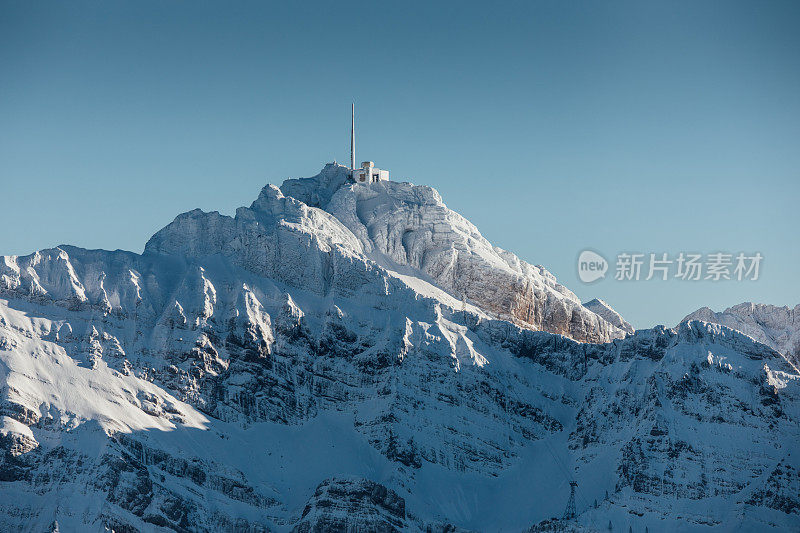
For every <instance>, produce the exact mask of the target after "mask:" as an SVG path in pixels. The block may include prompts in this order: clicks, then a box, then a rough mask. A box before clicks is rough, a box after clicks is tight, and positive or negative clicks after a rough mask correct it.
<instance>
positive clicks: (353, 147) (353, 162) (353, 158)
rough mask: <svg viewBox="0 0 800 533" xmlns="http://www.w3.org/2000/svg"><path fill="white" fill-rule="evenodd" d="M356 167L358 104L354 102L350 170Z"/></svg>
mask: <svg viewBox="0 0 800 533" xmlns="http://www.w3.org/2000/svg"><path fill="white" fill-rule="evenodd" d="M355 169H356V104H355V102H353V122H352V125H351V126H350V170H355Z"/></svg>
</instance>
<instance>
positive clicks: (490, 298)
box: [281, 165, 624, 342]
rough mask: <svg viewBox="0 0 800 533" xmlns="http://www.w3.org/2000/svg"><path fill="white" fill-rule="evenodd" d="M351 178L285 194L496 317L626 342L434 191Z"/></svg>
mask: <svg viewBox="0 0 800 533" xmlns="http://www.w3.org/2000/svg"><path fill="white" fill-rule="evenodd" d="M346 176H347V168H346V167H342V166H335V165H327V166H326V167H325V168H324V169H323V171H322V173H320V174H319V175H318V176H316V177H315V178H305V179H300V180H287V181H286V182H284V184H283V185H282V186H281V190H282V191H283V192H284V194H287V195H291V196H295V197H296V198H298V199H300V200H301V201H303V202H306V203H308V204H309V205H312V206H315V207H319V208H320V209H324V210H325V211H327V212H329V213H331V214H333V215H334V216H335V217H336V218H337V219H338V220H339V221H341V222H342V223H343V224H344V225H345V226H346V227H347V228H349V229H350V231H351V232H352V234H353V235H354V236H355V237H356V238H357V239H358V240H359V242H360V243H361V245H362V247H363V250H364V252H365V254H366V255H367V256H368V257H369V258H370V259H372V260H374V261H375V262H376V263H378V264H379V265H381V266H383V267H384V268H386V269H387V270H390V271H400V272H401V273H408V272H410V273H411V274H412V275H413V276H415V277H419V278H422V279H424V280H428V281H430V282H432V283H433V284H434V285H436V286H438V287H439V288H441V289H443V290H445V291H446V292H448V293H449V294H451V295H453V296H454V297H456V298H457V299H466V301H468V302H470V303H473V304H475V305H476V306H477V307H479V308H481V309H483V310H484V311H486V312H488V313H490V314H492V315H494V316H497V317H500V318H503V319H508V320H512V321H514V322H517V323H519V324H521V325H524V326H526V327H532V328H534V329H541V330H545V331H550V332H553V333H561V334H564V335H567V336H569V337H572V338H574V339H577V340H581V341H594V342H596V341H607V340H610V339H613V338H618V337H622V336H624V331H622V330H620V329H618V328H617V327H615V326H613V325H611V324H609V323H608V322H607V321H605V320H603V319H602V318H598V316H597V315H595V314H593V313H589V312H587V311H586V309H585V308H584V307H583V306H581V304H580V301H579V300H578V298H577V297H576V296H575V294H573V293H572V292H571V291H570V290H569V289H567V288H566V287H564V286H563V285H561V284H559V283H558V282H557V281H556V278H555V276H553V275H552V274H551V273H550V272H548V271H547V270H545V268H544V267H542V266H533V265H530V264H528V263H526V262H524V261H522V260H520V259H519V258H518V257H517V256H515V255H514V254H512V253H511V252H508V251H505V250H502V249H501V248H498V247H496V246H493V245H492V244H491V243H490V242H489V241H487V240H486V239H485V238H484V237H483V236H482V235H481V234H480V232H479V231H478V229H477V228H476V227H475V226H474V225H473V224H471V223H470V222H469V221H468V220H466V219H465V218H464V217H462V216H461V215H459V214H458V213H456V212H454V211H451V210H450V209H448V208H447V206H446V205H445V204H444V202H443V201H442V198H441V196H439V193H438V192H437V191H436V190H435V189H432V188H431V187H427V186H418V185H413V184H411V183H397V182H392V181H387V182H379V183H370V184H356V183H347V181H346ZM337 187H338V189H337Z"/></svg>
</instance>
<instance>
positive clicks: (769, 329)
mask: <svg viewBox="0 0 800 533" xmlns="http://www.w3.org/2000/svg"><path fill="white" fill-rule="evenodd" d="M688 320H704V321H706V322H713V323H714V324H722V325H723V326H728V327H729V328H733V329H737V330H739V331H741V332H743V333H746V334H747V335H750V336H751V337H753V338H754V339H755V340H757V341H758V342H763V343H764V344H766V345H767V346H770V347H772V348H773V349H775V350H777V351H779V352H780V353H782V354H783V355H784V356H786V358H787V359H789V360H790V361H791V362H792V364H794V366H795V367H799V368H800V305H797V306H796V307H795V308H794V309H791V308H789V307H786V306H784V307H778V306H775V305H766V304H755V303H752V302H745V303H742V304H739V305H734V306H733V307H729V308H728V309H725V310H724V311H722V312H721V313H715V312H714V311H712V310H711V309H709V308H708V307H703V308H702V309H698V310H697V311H695V312H694V313H691V314H689V315H688V316H686V318H684V319H683V321H684V322H685V321H688Z"/></svg>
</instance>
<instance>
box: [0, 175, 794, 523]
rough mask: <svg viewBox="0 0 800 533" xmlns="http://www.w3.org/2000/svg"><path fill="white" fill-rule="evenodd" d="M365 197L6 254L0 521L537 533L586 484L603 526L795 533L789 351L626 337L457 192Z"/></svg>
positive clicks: (331, 194) (301, 187) (692, 331)
mask: <svg viewBox="0 0 800 533" xmlns="http://www.w3.org/2000/svg"><path fill="white" fill-rule="evenodd" d="M345 178H346V176H344V178H343V170H342V167H338V166H333V165H330V166H327V167H326V168H325V169H324V170H323V173H322V174H321V175H320V176H317V177H315V178H310V179H305V180H288V181H287V182H286V183H284V186H283V187H282V189H278V188H276V187H273V186H267V187H265V188H264V190H263V191H262V193H261V195H260V196H259V198H258V199H257V200H256V201H255V202H253V204H252V205H251V206H250V207H249V208H240V209H239V210H238V211H237V213H236V216H235V217H225V216H223V215H220V214H218V213H203V212H201V211H193V212H190V213H186V214H184V215H180V216H179V217H177V218H176V219H175V221H174V222H173V223H171V224H170V225H168V226H167V227H166V228H164V229H162V230H161V231H159V232H158V233H157V234H156V235H154V236H153V238H152V239H151V240H150V241H149V242H148V244H147V247H146V250H145V253H144V254H142V255H138V254H132V253H128V252H122V251H116V252H107V251H101V250H82V249H80V248H75V247H70V246H60V247H58V248H55V249H52V250H43V251H40V252H37V253H34V254H31V255H29V256H22V257H16V256H8V257H4V258H2V259H1V260H0V493H2V495H3V497H2V498H0V530H4V531H5V530H35V531H40V530H49V529H53V527H54V526H53V525H54V524H56V525H57V527H58V528H60V529H61V530H64V531H86V530H89V531H93V530H98V531H100V530H104V529H106V530H118V531H120V530H121V531H164V530H173V531H291V530H293V529H295V530H297V531H316V530H324V529H326V528H327V529H344V528H349V529H351V530H375V531H379V530H385V531H392V530H411V531H429V530H430V531H458V530H459V528H463V529H465V530H477V531H493V530H510V531H521V530H525V529H527V528H529V527H531V526H533V525H535V524H540V525H542V524H544V525H542V527H550V526H551V525H552V522H547V523H545V522H544V521H545V520H546V519H548V518H549V517H552V516H560V514H561V512H562V510H563V508H564V505H565V503H566V499H567V496H568V494H569V484H568V481H569V480H570V479H577V480H578V481H579V483H580V485H579V489H578V490H579V497H578V501H577V507H578V512H579V517H578V519H577V521H576V523H575V524H574V526H575V528H576V529H579V530H580V529H590V528H592V527H596V526H595V524H606V523H608V522H609V521H613V523H614V527H615V529H623V528H624V526H626V525H627V526H629V527H631V528H633V530H636V531H642V530H644V528H645V527H649V529H650V530H651V531H661V530H697V529H702V528H706V527H712V526H715V527H718V528H720V529H722V530H727V529H732V528H734V527H740V526H741V527H743V528H744V529H745V530H759V531H760V530H766V529H784V530H786V529H797V527H798V524H800V499H798V496H797V494H798V491H797V488H798V476H797V472H798V469H799V468H800V464H798V457H800V449H798V443H800V429H799V426H798V423H797V421H798V418H799V417H800V389H799V388H798V387H800V379H798V375H797V374H798V373H797V371H796V370H795V369H793V368H792V367H791V366H790V365H789V364H788V363H787V361H786V360H785V359H784V358H783V357H781V356H780V354H778V353H777V352H775V351H773V350H772V349H771V348H769V347H768V346H766V345H764V344H761V343H758V342H755V341H754V340H753V339H752V338H750V337H748V336H747V335H744V334H742V333H740V332H738V331H735V330H733V329H730V328H727V327H724V326H721V325H718V324H710V323H707V322H702V321H689V322H686V323H683V324H681V325H680V326H679V327H677V328H675V329H667V328H663V327H658V328H654V329H651V330H641V331H635V332H633V333H628V334H626V332H625V330H624V328H620V327H617V326H615V325H613V323H612V322H610V321H609V320H608V319H606V318H602V317H601V316H600V315H598V314H596V313H595V312H593V311H591V310H590V309H587V308H585V307H583V306H581V305H580V302H579V301H578V300H577V298H575V296H574V295H573V294H572V293H571V292H569V291H568V290H567V289H565V288H564V287H562V286H560V285H558V284H557V283H556V281H555V279H554V278H553V277H552V276H551V275H550V274H549V273H547V271H545V270H544V269H543V268H541V267H533V266H531V265H528V264H527V263H524V262H522V261H520V260H519V259H517V258H516V257H515V256H513V255H512V254H510V253H508V252H505V251H503V250H499V249H497V248H494V247H492V246H491V245H490V244H489V243H488V242H486V241H485V239H483V238H482V237H481V236H480V234H479V233H478V232H477V230H476V229H475V228H474V226H472V225H471V224H469V223H468V222H467V221H466V220H464V219H463V218H462V217H460V216H459V215H457V214H455V213H453V212H452V211H449V210H448V209H447V208H446V207H445V206H444V204H443V203H442V202H441V199H440V198H439V196H438V194H437V193H436V192H435V191H433V189H430V188H428V187H415V186H413V185H410V184H397V183H391V182H389V183H379V184H372V185H367V186H365V185H355V184H352V183H348V182H347V180H346V179H345ZM462 295H463V296H464V297H465V300H466V301H462V299H461V296H462ZM609 316H610V317H611V319H612V320H613V316H612V315H609ZM622 325H624V324H622ZM537 329H550V330H551V331H552V332H548V331H537ZM560 332H563V333H565V334H564V335H561V334H558V333H560ZM567 334H568V335H567ZM571 337H572V338H571ZM623 337H624V338H623ZM576 339H577V340H576ZM586 340H596V341H608V342H595V343H588V342H578V341H586ZM595 500H597V501H598V503H597V505H594V504H593V502H594V501H595Z"/></svg>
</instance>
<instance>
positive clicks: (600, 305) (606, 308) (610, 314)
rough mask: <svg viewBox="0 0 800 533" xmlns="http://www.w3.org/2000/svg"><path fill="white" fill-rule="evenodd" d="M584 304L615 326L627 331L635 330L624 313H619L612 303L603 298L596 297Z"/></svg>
mask: <svg viewBox="0 0 800 533" xmlns="http://www.w3.org/2000/svg"><path fill="white" fill-rule="evenodd" d="M583 306H584V307H585V308H586V309H588V310H589V311H591V312H593V313H595V314H598V315H600V316H601V317H602V318H604V319H605V320H606V321H607V322H609V323H610V324H611V325H612V326H615V327H617V328H619V329H621V330H622V331H624V332H626V333H633V332H634V329H633V326H631V325H630V324H629V323H628V322H627V321H626V320H625V319H624V318H622V315H620V314H619V313H617V312H616V311H615V310H614V309H613V308H612V307H611V306H610V305H608V304H607V303H606V302H604V301H603V300H601V299H599V298H595V299H594V300H591V301H589V302H586V303H585V304H583Z"/></svg>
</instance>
